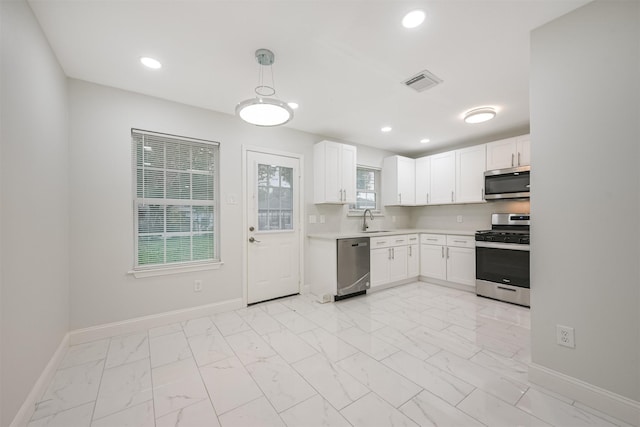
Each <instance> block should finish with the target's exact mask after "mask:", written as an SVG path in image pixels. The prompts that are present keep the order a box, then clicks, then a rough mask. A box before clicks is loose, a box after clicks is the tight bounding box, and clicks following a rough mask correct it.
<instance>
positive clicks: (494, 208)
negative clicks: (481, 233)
mask: <svg viewBox="0 0 640 427" xmlns="http://www.w3.org/2000/svg"><path fill="white" fill-rule="evenodd" d="M413 209H415V210H414V211H413V212H412V215H411V224H412V226H413V227H415V228H434V229H442V230H488V229H490V228H491V214H493V213H505V212H506V213H528V212H529V201H528V200H517V201H509V202H507V201H498V202H487V203H469V204H466V205H440V206H424V207H421V208H413ZM458 215H461V216H462V222H461V223H459V222H457V217H458Z"/></svg>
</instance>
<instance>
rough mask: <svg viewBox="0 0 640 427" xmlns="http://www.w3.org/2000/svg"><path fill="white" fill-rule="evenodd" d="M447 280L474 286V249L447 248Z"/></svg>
mask: <svg viewBox="0 0 640 427" xmlns="http://www.w3.org/2000/svg"><path fill="white" fill-rule="evenodd" d="M447 280H448V281H450V282H455V283H461V284H463V285H469V286H475V284H476V250H475V249H471V248H458V247H455V246H447Z"/></svg>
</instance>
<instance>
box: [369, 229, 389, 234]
mask: <svg viewBox="0 0 640 427" xmlns="http://www.w3.org/2000/svg"><path fill="white" fill-rule="evenodd" d="M388 231H389V230H371V231H363V233H367V234H371V233H387V232H388Z"/></svg>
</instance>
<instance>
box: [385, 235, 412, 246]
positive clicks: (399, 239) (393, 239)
mask: <svg viewBox="0 0 640 427" xmlns="http://www.w3.org/2000/svg"><path fill="white" fill-rule="evenodd" d="M408 237H409V236H407V235H406V234H402V235H399V236H389V242H390V243H391V245H390V246H406V245H407V242H408V241H409V239H408Z"/></svg>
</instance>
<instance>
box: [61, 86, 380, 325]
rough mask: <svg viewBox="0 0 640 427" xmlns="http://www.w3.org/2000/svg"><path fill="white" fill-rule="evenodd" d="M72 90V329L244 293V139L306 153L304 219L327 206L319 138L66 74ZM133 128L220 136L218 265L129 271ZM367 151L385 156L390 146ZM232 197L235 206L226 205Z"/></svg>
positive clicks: (336, 214) (332, 214)
mask: <svg viewBox="0 0 640 427" xmlns="http://www.w3.org/2000/svg"><path fill="white" fill-rule="evenodd" d="M69 88H70V95H69V96H70V115H71V117H70V120H71V139H70V144H71V150H70V158H71V177H70V182H71V259H72V261H73V262H72V271H71V329H78V328H84V327H89V326H94V325H100V324H104V323H109V322H115V321H120V320H126V319H131V318H135V317H140V316H145V315H151V314H156V313H163V312H166V311H170V310H177V309H183V308H189V307H196V306H200V305H205V304H211V303H216V302H221V301H227V300H231V299H236V298H241V297H242V286H241V285H242V255H243V253H242V250H243V240H242V235H243V234H242V233H243V229H242V227H243V225H242V219H243V215H244V203H243V202H242V174H241V169H242V153H241V149H242V145H243V144H245V145H249V146H260V147H267V148H269V149H274V150H281V151H286V152H291V153H298V154H302V155H304V160H305V164H304V169H305V177H304V180H305V206H306V207H305V210H306V211H307V212H305V215H304V219H305V221H307V218H308V213H309V212H311V211H314V212H315V209H319V210H322V209H323V208H322V207H320V208H316V206H315V205H313V203H312V201H313V194H312V191H313V170H312V166H313V158H312V156H313V149H312V146H313V143H315V142H317V141H320V140H322V139H324V138H323V137H321V136H318V135H312V134H308V133H304V132H299V131H295V130H291V129H288V128H258V127H255V126H251V125H247V124H245V123H243V122H241V121H240V120H239V119H238V118H236V117H234V116H230V115H227V114H221V113H216V112H212V111H207V110H203V109H199V108H194V107H189V106H186V105H182V104H177V103H174V102H169V101H165V100H161V99H157V98H152V97H148V96H144V95H140V94H135V93H131V92H126V91H122V90H118V89H113V88H108V87H105V86H99V85H95V84H92V83H87V82H83V81H78V80H70V82H69ZM132 127H133V128H139V129H145V130H152V131H156V132H164V133H170V134H176V135H184V136H189V137H194V138H202V139H209V140H215V141H218V142H220V159H221V161H220V191H221V197H222V200H221V212H220V214H221V221H220V229H221V255H222V261H223V262H224V265H223V266H222V267H221V268H220V269H219V270H214V271H206V272H197V273H188V274H178V275H171V276H163V277H154V278H144V279H135V278H134V277H133V276H131V275H128V274H127V272H128V271H130V270H131V268H132V263H133V237H132V236H133V235H132V233H133V217H132V199H131V197H132V195H131V179H132V176H131V137H130V131H131V128H132ZM359 148H360V147H359ZM363 153H364V154H366V155H367V156H369V157H373V158H374V159H378V160H373V161H379V162H380V164H381V163H382V158H383V157H384V155H386V154H388V153H385V152H382V151H379V150H375V149H369V150H367V148H364V149H363ZM228 195H233V196H235V199H236V200H238V204H235V205H234V204H228V203H227V202H226V201H227V196H228ZM325 209H326V215H327V224H336V223H339V222H342V221H343V220H344V216H343V212H342V208H340V207H327V208H325ZM307 225H308V224H307ZM307 231H309V230H305V232H307ZM307 262H308V261H307ZM305 271H309V269H308V268H305ZM196 279H198V280H202V281H203V291H202V292H199V293H194V292H193V281H194V280H196Z"/></svg>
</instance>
